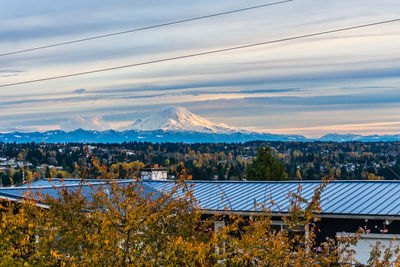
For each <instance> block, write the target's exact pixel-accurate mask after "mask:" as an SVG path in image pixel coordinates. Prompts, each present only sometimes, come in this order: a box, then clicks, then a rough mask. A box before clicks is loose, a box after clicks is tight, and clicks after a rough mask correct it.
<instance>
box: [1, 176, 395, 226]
mask: <svg viewBox="0 0 400 267" xmlns="http://www.w3.org/2000/svg"><path fill="white" fill-rule="evenodd" d="M88 182H90V183H91V184H92V185H96V186H103V185H105V184H106V182H105V181H104V180H91V181H88ZM117 182H118V183H132V182H134V181H133V180H118V181H117ZM140 183H142V184H143V185H144V188H145V190H146V191H152V192H161V191H169V190H170V189H171V188H172V187H173V186H174V182H172V181H154V180H145V181H141V182H140ZM188 183H189V184H193V185H194V186H193V193H194V197H195V198H196V199H197V200H198V201H199V206H200V208H201V209H203V210H209V211H224V210H225V208H227V209H228V210H230V211H233V212H238V213H244V214H246V213H247V214H248V213H252V212H258V211H260V210H261V206H260V204H261V205H264V206H265V207H266V208H267V209H271V212H272V213H282V212H287V211H288V208H289V207H290V200H289V199H288V193H289V192H293V193H294V192H296V191H297V189H298V187H299V185H301V186H302V193H301V195H302V197H304V198H305V199H308V200H310V199H311V197H312V195H313V194H314V190H315V189H316V188H317V187H318V186H319V185H320V184H321V182H320V181H285V182H273V181H271V182H247V181H232V182H231V181H226V182H221V181H189V182H188ZM78 184H79V179H64V180H63V181H62V180H60V179H53V180H51V181H48V180H47V179H45V180H40V181H37V182H34V183H32V184H31V185H30V186H31V188H32V189H31V190H38V189H40V190H41V192H42V193H49V195H51V196H54V197H55V196H57V189H56V188H54V186H57V187H60V186H67V187H68V188H71V189H73V188H75V187H77V186H78ZM87 187H88V186H87ZM88 188H89V187H88ZM22 191H27V187H26V186H24V187H13V188H11V187H8V188H0V197H3V198H14V199H16V198H21V197H23V195H22ZM90 192H91V191H90V190H89V189H88V191H87V193H88V194H89V193H90ZM271 200H273V202H274V205H271ZM321 207H322V212H321V214H320V216H322V217H323V216H326V217H334V215H335V216H336V217H340V216H346V217H352V218H375V217H376V218H383V217H384V218H385V219H400V181H333V182H331V183H330V184H328V186H327V187H326V189H325V190H324V191H323V193H322V196H321Z"/></svg>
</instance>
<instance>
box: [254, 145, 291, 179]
mask: <svg viewBox="0 0 400 267" xmlns="http://www.w3.org/2000/svg"><path fill="white" fill-rule="evenodd" d="M246 173H247V180H262V181H273V180H275V181H276V180H287V178H288V176H287V173H286V170H285V165H284V164H283V162H281V161H280V160H278V159H277V158H275V157H274V156H273V155H272V149H271V148H270V147H260V148H259V149H258V153H257V157H256V158H255V159H254V160H253V162H252V163H251V164H249V165H248V166H247V170H246Z"/></svg>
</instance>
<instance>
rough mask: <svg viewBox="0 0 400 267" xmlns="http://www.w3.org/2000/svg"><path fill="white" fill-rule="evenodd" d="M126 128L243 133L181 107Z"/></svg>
mask: <svg viewBox="0 0 400 267" xmlns="http://www.w3.org/2000/svg"><path fill="white" fill-rule="evenodd" d="M128 128H129V129H132V130H137V131H155V130H163V131H175V132H200V133H223V134H229V133H233V132H243V131H244V130H240V129H237V128H234V127H230V126H228V125H226V124H223V123H214V122H211V121H209V120H207V119H205V118H203V117H200V116H198V115H196V114H193V113H192V112H190V111H189V110H187V109H185V108H183V107H170V108H167V109H164V110H161V111H159V112H155V113H153V114H151V115H149V116H147V117H145V118H142V119H138V120H136V121H135V122H134V123H133V124H132V125H131V126H129V127H128Z"/></svg>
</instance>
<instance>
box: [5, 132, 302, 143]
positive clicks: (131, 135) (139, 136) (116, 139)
mask: <svg viewBox="0 0 400 267" xmlns="http://www.w3.org/2000/svg"><path fill="white" fill-rule="evenodd" d="M255 140H269V141H306V138H305V137H303V136H297V135H294V136H286V135H274V134H260V133H242V132H232V133H226V134H224V133H204V132H193V131H164V130H154V131H136V130H126V131H114V130H107V131H91V130H88V131H87V130H82V129H78V130H75V131H71V132H64V131H48V132H43V133H40V132H33V133H20V132H13V133H1V134H0V141H2V142H6V143H12V142H16V143H26V142H36V143H40V142H43V143H82V142H86V143H122V142H130V141H141V142H144V141H147V142H185V143H205V142H211V143H213V142H228V143H233V142H235V143H237V142H246V141H255Z"/></svg>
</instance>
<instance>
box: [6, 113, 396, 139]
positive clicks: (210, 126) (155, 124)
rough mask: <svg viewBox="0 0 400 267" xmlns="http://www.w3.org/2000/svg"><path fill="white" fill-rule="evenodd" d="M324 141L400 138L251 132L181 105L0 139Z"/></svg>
mask: <svg viewBox="0 0 400 267" xmlns="http://www.w3.org/2000/svg"><path fill="white" fill-rule="evenodd" d="M257 140H260V141H282V142H288V141H298V142H307V141H324V142H352V141H359V142H381V141H400V134H395V135H367V136H363V135H357V134H339V133H329V134H326V135H324V136H321V137H320V138H306V137H304V136H302V135H280V134H271V133H263V132H254V131H253V132H252V131H248V130H245V129H240V128H236V127H231V126H228V125H226V124H223V123H214V122H211V121H209V120H207V119H205V118H203V117H201V116H199V115H196V114H193V113H192V112H190V111H189V110H187V109H185V108H183V107H169V108H166V109H164V110H161V111H159V112H155V113H152V114H150V115H149V116H147V117H144V118H140V119H137V120H136V121H135V122H134V123H132V124H131V125H129V126H128V127H127V128H126V129H123V130H119V131H118V130H113V129H108V130H104V131H97V130H84V129H81V128H79V129H76V130H73V131H69V132H67V131H63V130H51V131H46V132H37V131H36V132H28V133H23V132H18V131H16V132H11V133H0V142H5V143H12V142H16V143H27V142H37V143H83V142H86V143H123V142H134V141H139V142H143V141H148V142H186V143H213V142H227V143H229V142H230V143H233V142H236V143H239V142H247V141H257Z"/></svg>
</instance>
